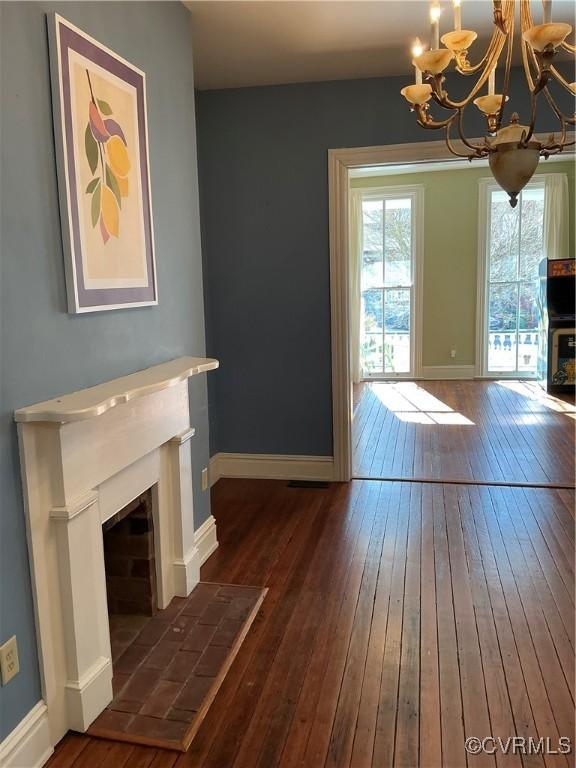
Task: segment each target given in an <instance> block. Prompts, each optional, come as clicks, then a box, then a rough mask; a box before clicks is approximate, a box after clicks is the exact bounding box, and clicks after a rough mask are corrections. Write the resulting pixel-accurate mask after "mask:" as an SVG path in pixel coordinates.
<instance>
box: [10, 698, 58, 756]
mask: <svg viewBox="0 0 576 768" xmlns="http://www.w3.org/2000/svg"><path fill="white" fill-rule="evenodd" d="M53 751H54V750H53V747H52V743H51V741H50V728H49V725H48V709H47V707H46V704H45V703H44V702H43V701H39V702H38V704H36V706H35V707H33V708H32V709H31V710H30V712H28V714H27V715H26V717H25V718H24V719H23V720H21V721H20V722H19V723H18V725H17V726H16V728H14V730H13V731H12V733H9V734H8V736H6V738H5V739H4V741H3V742H2V743H1V744H0V765H1V766H2V768H40V766H42V765H44V763H45V762H46V761H47V760H48V758H49V757H50V755H51V754H52V752H53Z"/></svg>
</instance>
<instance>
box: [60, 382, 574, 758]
mask: <svg viewBox="0 0 576 768" xmlns="http://www.w3.org/2000/svg"><path fill="white" fill-rule="evenodd" d="M435 391H436V393H437V396H438V397H441V399H446V398H447V394H446V393H445V392H443V393H442V392H441V391H438V390H435ZM486 397H487V398H488V399H489V400H490V398H492V397H496V395H495V394H494V395H492V393H491V392H490V390H488V392H487V394H486ZM460 407H461V406H460ZM466 413H467V415H468V416H469V418H471V419H475V418H477V415H476V412H475V411H470V410H466ZM526 413H527V415H530V417H531V418H532V417H535V418H537V419H539V420H540V422H541V423H543V424H545V423H547V414H544V413H543V411H542V409H541V407H540V406H539V410H538V409H537V410H536V411H530V410H527V411H526ZM555 418H558V417H557V416H555ZM562 418H565V419H566V420H567V421H568V419H567V417H562ZM566 431H567V430H565V431H564V432H566ZM557 432H558V434H562V430H557ZM553 434H554V435H556V432H554V433H553ZM549 437H550V438H552V433H550V434H549ZM517 439H519V437H518V438H517ZM567 439H568V438H567V435H566V434H564V441H565V443H566V441H567ZM542 440H543V441H544V438H542ZM565 443H564V444H563V445H564V450H565V451H567V445H566V444H565ZM547 445H548V443H547V442H545V441H544V442H543V443H542V447H541V450H540V454H539V456H540V459H539V461H542V462H544V456H545V452H546V450H550V451H551V459H550V464H549V465H548V464H546V466H547V469H548V471H549V472H552V463H553V458H554V456H556V455H557V454H556V453H554V452H553V451H552V448H551V447H550V448H545V447H544V446H547ZM509 453H510V454H511V453H512V449H510V452H509ZM544 463H545V462H544ZM540 466H541V467H542V465H541V464H540ZM566 466H567V465H566V464H565V465H564V469H566ZM574 501H575V499H574V492H573V491H570V490H562V489H559V490H554V489H539V488H510V487H494V486H474V485H443V484H440V483H401V482H378V481H369V480H368V481H354V482H352V483H351V484H349V485H343V484H334V485H332V486H331V487H329V488H328V489H306V488H288V487H287V484H286V483H284V482H272V481H259V482H256V481H242V480H222V481H220V482H219V483H218V484H217V485H216V486H215V488H214V490H213V513H214V515H215V517H216V520H217V524H218V537H219V540H220V547H219V549H218V550H217V552H216V553H215V554H214V555H213V556H212V557H211V558H210V560H209V561H208V562H207V563H206V565H205V566H204V568H203V569H202V578H203V579H204V580H208V581H219V582H226V583H238V584H252V585H258V586H267V587H268V588H269V592H268V594H267V596H266V599H265V601H264V603H263V606H262V608H261V610H260V613H259V615H258V617H257V619H256V621H255V623H254V624H253V626H252V629H251V630H250V632H249V634H248V636H247V638H246V641H245V643H244V645H243V646H242V648H241V650H240V652H239V654H238V656H237V657H236V660H235V661H234V664H233V666H232V668H231V670H230V672H229V674H228V675H227V677H226V679H225V681H224V683H223V685H222V687H221V689H220V691H219V693H218V695H217V697H216V699H215V701H214V703H213V705H212V707H211V709H210V710H209V712H208V715H207V717H206V719H205V720H204V722H203V724H202V726H201V728H200V731H199V733H198V735H197V737H196V739H195V740H194V742H193V743H192V746H191V747H190V750H189V751H188V752H187V753H185V754H178V753H174V752H169V751H163V750H155V749H152V748H147V747H133V746H130V745H127V744H120V743H114V742H110V741H103V740H98V739H90V738H88V737H86V736H82V735H68V736H67V737H66V738H65V739H64V740H63V741H62V742H61V744H60V745H59V747H58V749H57V751H56V754H55V755H54V757H53V758H52V760H51V762H50V766H51V768H72V767H73V768H104V767H105V768H172V767H173V766H178V768H191V766H211V767H212V768H229V767H231V766H236V767H237V768H247V767H248V766H260V768H273V766H282V768H289V767H290V768H296V766H299V767H300V768H302V767H304V768H320V767H321V766H338V767H340V766H342V767H344V766H353V768H362V766H375V767H377V768H384V767H385V766H398V767H400V766H402V767H403V768H416V766H422V767H424V766H429V767H430V768H438V767H439V766H452V767H453V768H463V767H465V766H476V765H478V766H484V765H486V766H494V768H496V767H498V768H500V766H518V767H520V766H522V765H524V766H526V767H527V768H528V766H544V765H546V766H557V765H558V766H559V765H563V766H568V765H569V764H570V760H569V759H568V758H566V757H565V756H562V755H555V756H548V757H546V758H545V759H544V758H542V757H541V756H537V755H533V756H531V757H520V756H519V755H517V754H516V755H515V754H511V753H509V754H508V755H506V756H505V755H503V754H501V753H500V754H498V755H497V756H493V755H478V756H473V755H466V753H465V750H464V740H465V738H466V737H468V736H478V737H480V738H482V737H484V736H489V735H492V736H495V737H496V736H502V737H507V736H509V735H532V736H535V737H538V736H544V737H546V736H547V737H550V739H551V743H552V744H553V745H555V743H556V741H557V739H558V737H559V736H572V735H573V732H574V519H573V512H574Z"/></svg>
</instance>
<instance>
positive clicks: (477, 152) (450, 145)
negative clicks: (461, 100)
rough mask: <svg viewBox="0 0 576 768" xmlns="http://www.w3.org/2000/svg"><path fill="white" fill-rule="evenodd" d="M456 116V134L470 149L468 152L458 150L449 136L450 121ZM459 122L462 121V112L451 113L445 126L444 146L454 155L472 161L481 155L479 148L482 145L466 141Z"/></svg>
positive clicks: (480, 148)
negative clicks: (477, 145) (478, 145)
mask: <svg viewBox="0 0 576 768" xmlns="http://www.w3.org/2000/svg"><path fill="white" fill-rule="evenodd" d="M456 117H458V123H457V124H458V134H459V137H460V140H461V141H462V142H463V143H464V145H465V146H467V147H469V148H470V149H472V150H473V151H472V153H470V152H459V151H458V150H457V149H456V148H455V146H454V144H453V143H452V137H451V136H450V131H451V129H452V123H453V122H454V121H455V118H456ZM461 122H462V112H461V111H460V112H457V113H455V114H454V115H452V117H451V119H450V121H449V123H448V125H447V126H446V146H447V147H448V151H449V152H451V153H452V154H453V155H456V157H465V158H466V159H467V160H470V161H472V160H473V159H474V158H475V157H482V154H481V150H482V147H476V146H474V145H473V144H470V142H469V141H467V140H466V139H465V138H464V136H463V134H462V131H461Z"/></svg>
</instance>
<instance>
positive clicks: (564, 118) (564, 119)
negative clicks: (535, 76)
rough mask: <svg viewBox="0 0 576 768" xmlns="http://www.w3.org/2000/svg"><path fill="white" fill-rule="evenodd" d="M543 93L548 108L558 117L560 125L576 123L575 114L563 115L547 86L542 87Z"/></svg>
mask: <svg viewBox="0 0 576 768" xmlns="http://www.w3.org/2000/svg"><path fill="white" fill-rule="evenodd" d="M543 93H544V95H545V96H546V100H547V101H548V104H549V105H550V109H551V110H552V111H553V112H554V114H555V115H556V117H557V118H558V120H559V122H560V125H562V126H564V124H565V123H568V125H576V115H565V114H564V113H563V112H562V110H561V109H560V107H559V106H558V104H556V100H555V99H554V97H553V96H552V94H551V93H550V91H549V90H548V88H547V87H546V88H544V89H543Z"/></svg>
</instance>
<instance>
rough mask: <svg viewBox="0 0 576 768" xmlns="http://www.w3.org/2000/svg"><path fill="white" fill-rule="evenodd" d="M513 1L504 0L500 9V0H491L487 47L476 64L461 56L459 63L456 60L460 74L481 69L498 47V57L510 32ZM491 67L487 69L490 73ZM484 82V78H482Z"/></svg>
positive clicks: (468, 73)
mask: <svg viewBox="0 0 576 768" xmlns="http://www.w3.org/2000/svg"><path fill="white" fill-rule="evenodd" d="M514 2H515V0H506V3H505V7H504V10H502V0H492V6H493V12H494V30H493V32H492V36H491V38H490V42H489V43H488V47H487V49H486V52H485V54H484V56H482V58H481V59H480V61H478V62H477V63H476V64H470V63H469V62H468V60H467V59H466V58H465V57H463V58H462V60H461V63H460V62H458V64H457V66H456V70H457V71H458V72H459V73H460V74H462V75H473V74H474V73H475V72H478V71H479V70H481V69H482V68H483V67H484V66H485V64H486V62H487V61H488V62H490V61H491V60H492V55H493V53H494V51H495V50H496V49H497V48H498V47H500V51H499V52H498V54H497V57H496V58H498V57H499V56H500V52H501V51H502V48H503V47H504V42H505V40H506V38H507V37H508V36H509V33H510V21H511V20H513V19H514ZM490 69H491V67H490V68H489V69H488V74H489V73H490ZM483 82H485V80H483Z"/></svg>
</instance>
